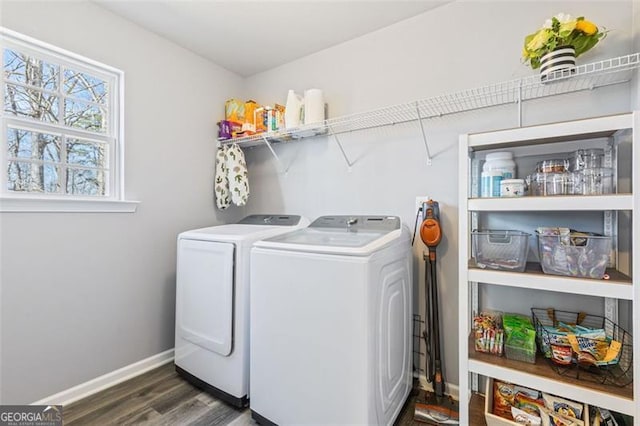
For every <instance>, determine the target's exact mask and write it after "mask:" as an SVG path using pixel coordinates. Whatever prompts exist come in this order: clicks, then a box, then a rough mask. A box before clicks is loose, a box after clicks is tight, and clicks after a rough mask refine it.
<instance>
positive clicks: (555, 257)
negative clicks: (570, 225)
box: [536, 228, 611, 279]
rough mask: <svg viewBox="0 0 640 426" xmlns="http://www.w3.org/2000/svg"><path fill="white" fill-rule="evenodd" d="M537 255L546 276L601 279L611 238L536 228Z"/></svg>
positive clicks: (607, 259)
mask: <svg viewBox="0 0 640 426" xmlns="http://www.w3.org/2000/svg"><path fill="white" fill-rule="evenodd" d="M536 235H537V237H538V254H539V256H540V263H541V265H542V270H543V271H544V273H545V274H553V275H566V276H570V277H583V278H596V279H601V278H602V277H603V276H604V272H605V269H606V267H607V264H608V263H609V254H610V252H611V237H606V236H601V235H586V234H580V235H579V236H575V235H577V234H575V233H571V232H569V230H568V229H567V228H539V229H538V230H537V231H536Z"/></svg>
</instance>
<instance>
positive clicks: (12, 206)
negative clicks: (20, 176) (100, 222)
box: [0, 197, 140, 213]
mask: <svg viewBox="0 0 640 426" xmlns="http://www.w3.org/2000/svg"><path fill="white" fill-rule="evenodd" d="M138 204H140V202H139V201H120V200H87V199H64V198H36V197H0V212H1V213H35V212H38V213H135V211H136V209H137V208H138Z"/></svg>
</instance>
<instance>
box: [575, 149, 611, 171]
mask: <svg viewBox="0 0 640 426" xmlns="http://www.w3.org/2000/svg"><path fill="white" fill-rule="evenodd" d="M603 160H604V149H579V150H577V151H576V152H574V153H573V154H572V155H571V158H569V170H571V171H572V172H578V171H580V170H584V169H593V168H598V167H602V165H603Z"/></svg>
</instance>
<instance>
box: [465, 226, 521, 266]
mask: <svg viewBox="0 0 640 426" xmlns="http://www.w3.org/2000/svg"><path fill="white" fill-rule="evenodd" d="M530 236H531V234H527V233H526V232H522V231H513V230H486V231H473V232H472V233H471V239H472V245H473V253H474V257H475V260H476V264H477V265H478V266H479V267H480V268H489V269H499V270H505V271H517V272H522V271H524V268H525V266H526V264H527V255H528V254H529V237H530Z"/></svg>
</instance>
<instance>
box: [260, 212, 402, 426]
mask: <svg viewBox="0 0 640 426" xmlns="http://www.w3.org/2000/svg"><path fill="white" fill-rule="evenodd" d="M410 240H411V238H410V233H409V231H408V229H407V228H406V227H405V226H403V225H402V224H401V222H400V219H399V218H398V217H395V216H324V217H320V218H319V219H317V220H316V221H314V222H313V223H312V224H311V225H310V226H309V227H308V228H305V229H301V230H298V231H294V232H291V233H287V234H283V235H280V236H276V237H272V238H268V239H265V240H261V241H258V242H256V243H255V244H254V248H253V249H252V251H251V297H250V298H251V357H250V359H251V362H250V365H251V379H250V382H251V411H252V416H253V417H254V419H255V420H257V421H258V422H259V423H276V424H366V425H374V424H382V425H391V424H393V422H394V420H395V419H396V417H397V416H398V414H399V412H400V410H401V409H402V406H403V404H404V403H405V401H406V399H407V397H408V395H409V392H410V389H411V385H412V365H411V342H412V340H411V334H412V332H411V321H412V318H411V312H412V303H411V299H412V281H411V241H410Z"/></svg>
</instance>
